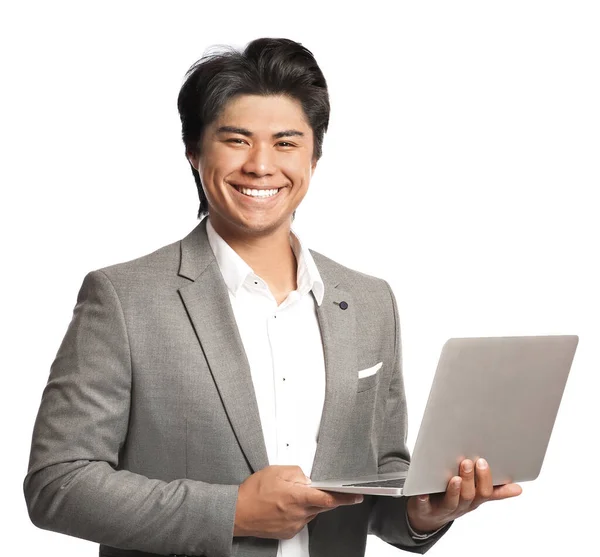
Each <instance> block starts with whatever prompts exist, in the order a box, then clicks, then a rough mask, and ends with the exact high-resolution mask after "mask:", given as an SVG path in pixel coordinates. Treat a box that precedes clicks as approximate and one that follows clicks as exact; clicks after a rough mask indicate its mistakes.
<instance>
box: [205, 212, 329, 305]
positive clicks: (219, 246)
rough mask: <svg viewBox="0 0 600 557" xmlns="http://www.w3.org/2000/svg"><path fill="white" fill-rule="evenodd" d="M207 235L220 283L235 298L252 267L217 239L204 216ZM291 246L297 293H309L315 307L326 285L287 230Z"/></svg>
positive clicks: (309, 254)
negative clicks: (295, 268)
mask: <svg viewBox="0 0 600 557" xmlns="http://www.w3.org/2000/svg"><path fill="white" fill-rule="evenodd" d="M206 219H207V223H206V234H207V236H208V243H209V244H210V247H211V249H212V251H213V253H214V254H215V258H216V260H217V264H218V265H219V269H220V271H221V274H222V275H223V280H224V281H225V284H226V285H227V288H228V289H229V291H230V292H231V293H232V294H233V295H234V296H235V295H236V293H237V292H238V290H239V289H240V288H241V287H242V285H243V284H244V282H245V281H246V279H247V278H248V276H249V275H251V276H255V273H254V271H253V270H252V267H250V265H248V263H246V262H245V261H244V260H243V259H242V258H241V257H240V256H239V255H238V254H237V253H236V252H235V251H234V250H233V249H232V248H231V246H230V245H229V244H228V243H227V242H226V241H225V240H223V238H221V236H219V234H218V233H217V231H216V230H215V229H214V228H213V225H212V223H211V222H210V218H209V217H206ZM290 245H291V246H292V250H293V251H294V255H295V256H296V261H297V264H298V271H297V275H296V282H297V291H298V293H299V294H300V295H304V294H308V292H310V291H311V290H312V292H313V295H314V297H315V300H316V301H317V305H319V306H320V305H321V303H322V302H323V296H324V295H325V285H324V283H323V280H322V279H321V275H320V273H319V270H318V269H317V265H316V263H315V261H314V259H313V257H312V255H311V253H310V251H309V250H308V249H307V248H305V247H304V245H303V244H302V242H301V241H300V239H299V238H298V236H297V234H296V233H295V232H294V231H293V230H291V231H290Z"/></svg>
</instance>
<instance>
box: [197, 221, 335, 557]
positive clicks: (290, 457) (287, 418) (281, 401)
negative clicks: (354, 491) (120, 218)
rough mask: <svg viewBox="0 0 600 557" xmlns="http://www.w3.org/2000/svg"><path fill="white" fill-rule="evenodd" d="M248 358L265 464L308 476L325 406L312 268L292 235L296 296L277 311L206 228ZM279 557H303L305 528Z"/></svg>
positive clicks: (319, 293) (284, 543) (282, 546)
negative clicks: (292, 468) (291, 468)
mask: <svg viewBox="0 0 600 557" xmlns="http://www.w3.org/2000/svg"><path fill="white" fill-rule="evenodd" d="M206 230H207V234H208V241H209V243H210V247H211V248H212V250H213V252H214V254H215V257H216V259H217V263H218V265H219V269H220V270H221V274H222V275H223V279H224V280H225V284H226V285H227V288H228V291H229V299H230V301H231V307H232V308H233V314H234V316H235V320H236V323H237V327H238V330H239V333H240V337H241V339H242V343H243V345H244V349H245V351H246V355H247V357H248V363H249V364H250V372H251V374H252V382H253V384H254V392H255V395H256V400H257V403H258V411H259V414H260V421H261V424H262V430H263V435H264V439H265V445H266V448H267V456H268V458H269V464H279V465H282V464H292V465H298V466H300V468H301V469H302V471H303V472H304V474H306V475H307V476H310V472H311V469H312V464H313V460H314V457H315V452H316V449H317V435H318V432H319V425H320V423H321V413H322V410H323V402H324V400H325V360H324V355H323V342H322V339H321V331H320V328H319V323H318V321H317V314H316V307H315V303H316V304H318V305H320V304H321V302H322V301H323V295H324V284H323V281H322V280H321V276H320V274H319V271H318V269H317V266H316V265H315V262H314V260H313V258H312V256H311V254H310V252H309V251H308V249H306V248H305V247H304V246H303V245H302V243H301V242H300V240H299V239H298V237H297V236H296V235H295V234H294V233H293V232H292V233H291V234H290V244H291V247H292V249H293V251H294V255H295V256H296V262H297V268H298V271H297V289H296V290H294V291H293V292H290V293H289V295H288V297H287V298H286V299H285V300H284V301H283V302H282V303H281V304H280V305H279V306H278V305H277V301H276V300H275V297H274V296H273V294H272V293H271V291H270V290H269V287H268V285H267V284H266V283H265V281H264V280H262V279H261V278H260V277H259V276H258V275H256V274H255V273H254V271H253V270H252V268H251V267H250V266H249V265H248V264H247V263H246V262H245V261H244V260H243V259H242V258H241V257H240V256H239V255H238V254H237V253H236V252H235V251H234V250H233V249H232V248H231V247H230V246H229V245H228V244H227V243H226V242H225V241H224V240H223V238H221V237H220V236H219V235H218V234H217V232H216V231H215V229H214V228H213V226H212V224H211V222H210V219H209V220H208V222H207V226H206ZM277 555H278V557H309V553H308V529H307V528H306V526H305V527H304V528H303V529H302V530H301V531H300V532H299V533H298V534H297V535H296V536H294V537H293V538H292V539H290V540H280V542H279V549H278V553H277Z"/></svg>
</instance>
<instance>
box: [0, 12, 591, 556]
mask: <svg viewBox="0 0 600 557" xmlns="http://www.w3.org/2000/svg"><path fill="white" fill-rule="evenodd" d="M391 5H395V8H394V10H393V11H390V10H391V8H390V7H389V6H391ZM15 6H18V7H15ZM0 20H1V23H0V26H1V28H0V42H1V44H0V47H1V48H0V53H1V54H0V56H2V61H1V62H2V65H1V75H2V83H3V85H2V86H1V89H0V94H1V95H2V100H1V103H0V111H1V122H2V123H1V134H2V137H1V151H0V153H1V158H2V163H1V172H2V176H1V185H2V189H1V192H2V203H1V214H2V219H1V226H2V234H1V238H2V259H3V261H4V265H3V271H2V273H1V276H2V278H1V280H2V287H1V290H0V291H1V292H2V305H1V307H2V316H3V319H2V327H3V334H2V339H3V341H2V352H3V357H4V358H3V359H4V362H5V363H4V366H3V377H4V381H3V387H2V392H1V396H2V404H1V406H0V411H1V412H2V420H1V423H2V428H3V431H2V459H1V461H2V463H1V466H2V477H4V478H5V480H4V489H3V501H2V508H3V513H7V514H8V516H7V517H6V516H5V518H3V520H2V523H3V530H4V533H3V535H2V550H3V553H5V554H7V555H10V554H14V553H25V554H29V555H41V554H44V555H61V556H64V557H67V556H69V555H73V556H84V555H90V556H91V555H97V546H96V545H95V544H92V543H89V542H86V541H81V540H77V539H74V538H68V537H66V536H61V535H58V534H54V533H49V532H44V531H42V530H38V529H36V528H35V527H34V526H33V525H31V523H30V522H29V520H28V517H27V512H26V508H25V503H24V499H23V496H22V487H21V485H22V480H23V477H24V476H25V473H26V468H27V460H28V452H29V443H30V436H31V430H32V427H33V421H34V418H35V415H36V412H37V408H38V405H39V401H40V397H41V394H42V390H43V387H44V385H45V382H46V379H47V376H48V370H49V367H50V364H51V362H52V359H53V357H54V354H55V353H56V350H57V348H58V345H59V343H60V341H61V339H62V336H63V334H64V332H65V330H66V327H67V324H68V322H69V320H70V315H71V311H72V308H73V306H74V303H75V297H76V294H77V291H78V289H79V286H80V284H81V281H82V279H83V277H84V275H85V274H86V272H87V271H89V270H91V269H95V268H98V267H101V266H104V265H108V264H111V263H115V262H118V261H124V260H127V259H131V258H133V257H137V256H139V255H142V254H145V253H147V252H150V251H153V250H154V249H156V248H158V247H159V246H162V245H164V244H166V243H169V242H172V241H174V240H177V239H179V238H180V237H182V236H184V235H185V234H186V233H187V232H188V231H189V230H190V229H191V228H193V227H194V226H195V224H196V218H195V215H196V211H197V195H196V191H195V185H194V182H193V178H192V175H191V173H190V171H189V167H188V165H187V163H186V161H185V159H184V155H183V145H182V143H181V141H180V126H179V119H178V114H177V110H176V97H177V93H178V90H179V87H180V85H181V82H182V78H183V75H184V74H185V72H186V70H187V69H188V67H189V66H190V65H191V64H192V63H193V62H194V61H195V60H196V59H197V58H199V57H200V56H201V55H202V54H203V52H204V51H205V49H206V48H207V47H209V46H211V45H214V44H233V45H237V46H243V45H244V44H245V43H246V42H248V41H250V40H252V39H254V38H257V37H261V36H284V37H288V38H292V39H295V40H298V41H300V42H302V43H303V44H304V45H305V46H307V47H308V48H309V49H310V50H311V51H312V52H313V53H314V54H315V56H316V58H317V60H318V62H319V64H320V65H321V67H322V69H323V71H324V73H325V75H326V78H327V80H328V83H329V86H330V94H331V102H332V115H331V125H330V132H329V133H328V134H327V136H326V139H325V144H324V156H323V159H322V160H321V162H320V163H319V166H318V169H317V172H316V175H315V177H314V179H313V182H312V184H311V191H310V192H309V194H308V196H307V198H306V200H305V202H304V204H303V206H302V207H301V208H300V210H299V211H298V215H297V219H296V229H297V230H298V232H299V233H300V235H301V237H302V238H303V239H304V240H305V242H306V243H307V244H308V245H309V246H310V247H312V248H314V249H317V250H318V251H321V252H323V253H325V254H327V255H329V256H330V257H332V258H334V259H336V260H338V261H339V262H341V263H343V264H346V265H348V266H350V267H352V268H355V269H359V270H361V271H363V272H366V273H369V274H373V275H376V276H381V277H384V278H386V279H387V280H388V281H389V282H390V283H391V285H392V287H393V289H394V291H395V293H396V296H397V298H398V302H399V306H400V313H401V320H402V327H403V345H404V364H405V377H406V388H407V393H408V400H409V413H410V421H411V430H410V438H409V445H410V446H411V447H412V446H413V444H414V439H415V434H416V431H417V429H418V425H419V422H420V419H421V415H422V412H423V408H424V404H425V400H426V397H427V394H428V389H429V386H430V383H431V379H432V376H433V373H434V370H435V365H436V362H437V358H438V355H439V350H440V347H441V345H442V343H443V342H444V341H445V340H446V339H447V338H448V337H451V336H471V335H473V336H480V335H496V334H498V335H506V334H530V333H531V334H552V333H570V334H578V335H579V336H580V345H579V348H578V353H577V355H576V357H575V362H574V365H573V368H572V371H571V376H570V378H569V381H568V384H567V388H566V391H565V394H564V398H563V402H562V405H561V408H560V411H559V414H558V418H557V421H556V425H555V429H554V432H553V436H552V439H551V442H550V446H549V448H548V452H547V455H546V460H545V463H544V467H543V469H542V474H541V476H540V477H539V479H538V480H536V481H535V482H530V483H527V484H524V485H523V487H524V494H523V495H522V496H521V497H519V498H517V499H515V500H511V501H505V502H500V503H490V504H488V505H486V506H484V507H482V508H481V509H479V510H478V511H477V512H476V513H473V514H471V515H469V516H467V517H464V518H463V519H461V520H460V521H458V522H457V523H456V524H455V525H454V527H453V528H452V530H451V531H450V533H449V534H448V535H447V536H445V538H444V539H443V540H442V541H440V542H439V543H438V544H437V545H436V546H435V547H434V548H433V549H432V550H431V552H430V555H432V556H435V555H440V556H441V555H444V556H446V555H465V554H484V555H486V556H496V555H497V556H505V555H507V554H511V555H517V556H520V555H528V554H534V555H551V556H554V555H567V554H569V555H571V554H573V555H583V556H586V555H597V554H598V553H597V548H596V547H595V546H596V542H595V540H594V536H595V534H596V531H597V525H598V524H597V523H598V518H599V516H598V511H597V509H598V506H597V489H598V486H597V484H598V479H597V469H598V457H599V450H598V442H597V440H598V431H597V430H598V426H599V425H600V420H599V417H600V415H599V411H598V406H599V404H598V400H597V399H598V392H599V386H600V383H599V380H598V372H599V363H600V358H599V355H598V343H599V339H600V326H599V325H598V318H599V314H600V297H599V294H598V289H599V285H600V273H599V271H598V240H599V239H600V226H599V224H598V216H597V215H598V205H597V202H596V199H597V194H598V189H599V187H600V165H599V154H600V151H599V147H600V131H599V130H600V108H599V107H600V103H599V101H598V99H600V78H599V71H598V70H599V67H600V66H599V58H600V39H599V37H600V33H599V32H598V29H600V9H599V7H598V4H597V3H596V2H578V1H570V2H567V1H564V2H554V1H545V2H532V1H525V0H521V1H518V2H515V1H504V2H493V3H492V2H482V1H478V2H464V1H454V2H411V3H405V2H396V3H394V4H392V3H391V2H390V3H389V4H388V3H387V2H375V1H371V2H367V3H352V2H348V3H346V4H342V3H339V4H338V3H335V5H334V3H333V2H332V3H329V4H328V3H326V2H325V1H321V2H294V3H290V2H273V3H271V2H234V1H228V2H223V3H219V2H217V1H216V0H215V1H214V2H200V1H196V2H190V3H185V2H169V3H167V2H164V3H160V4H159V3H154V2H125V1H121V2H106V1H105V2H102V3H97V4H96V3H93V2H72V3H66V2H56V1H55V2H19V3H18V4H17V3H16V2H15V3H13V4H12V5H10V6H9V5H8V3H6V5H5V6H4V7H3V8H2V13H1V16H0ZM7 518H8V521H7ZM367 555H368V556H371V557H374V556H382V557H385V556H388V555H389V556H391V555H399V552H398V551H397V550H396V549H394V548H391V547H389V546H386V545H385V544H384V543H383V542H381V541H379V540H378V539H370V540H369V545H368V551H367Z"/></svg>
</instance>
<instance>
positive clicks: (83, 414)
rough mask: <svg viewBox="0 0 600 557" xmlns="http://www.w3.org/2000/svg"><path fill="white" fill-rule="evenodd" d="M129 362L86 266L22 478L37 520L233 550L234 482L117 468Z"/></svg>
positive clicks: (157, 546)
mask: <svg viewBox="0 0 600 557" xmlns="http://www.w3.org/2000/svg"><path fill="white" fill-rule="evenodd" d="M131 389H132V366H131V357H130V351H129V342H128V337H127V330H126V325H125V319H124V315H123V310H122V307H121V304H120V301H119V298H118V296H117V293H116V291H115V289H114V287H113V285H112V283H111V281H110V280H109V278H108V277H107V276H106V274H105V273H104V272H102V271H95V272H93V273H90V274H89V275H87V276H86V278H85V280H84V282H83V285H82V287H81V290H80V292H79V296H78V299H77V304H76V306H75V310H74V313H73V319H72V321H71V323H70V325H69V328H68V331H67V333H66V336H65V338H64V340H63V342H62V344H61V346H60V348H59V351H58V354H57V356H56V359H55V361H54V363H53V365H52V368H51V371H50V377H49V379H48V383H47V385H46V388H45V390H44V393H43V396H42V401H41V405H40V409H39V412H38V415H37V419H36V422H35V426H34V430H33V439H32V445H31V455H30V461H29V469H28V473H27V476H26V478H25V481H24V492H25V499H26V501H27V508H28V511H29V516H30V518H31V521H32V522H33V523H34V524H35V525H36V526H38V527H40V528H43V529H47V530H53V531H56V532H61V533H63V534H68V535H71V536H76V537H79V538H84V539H88V540H91V541H95V542H98V543H101V544H105V545H108V546H112V547H117V548H122V549H135V550H140V551H147V552H151V553H159V554H169V553H177V554H188V555H206V556H207V557H221V556H226V555H230V553H231V548H232V537H233V523H234V517H235V506H236V501H237V490H238V486H237V485H215V484H207V483H203V482H199V481H193V480H188V479H178V480H174V481H170V482H165V481H161V480H158V479H150V478H147V477H145V476H142V475H139V474H134V473H132V472H129V471H127V470H119V469H118V464H119V451H120V449H121V448H122V447H123V445H124V443H125V441H126V438H127V427H128V421H129V410H130V398H131Z"/></svg>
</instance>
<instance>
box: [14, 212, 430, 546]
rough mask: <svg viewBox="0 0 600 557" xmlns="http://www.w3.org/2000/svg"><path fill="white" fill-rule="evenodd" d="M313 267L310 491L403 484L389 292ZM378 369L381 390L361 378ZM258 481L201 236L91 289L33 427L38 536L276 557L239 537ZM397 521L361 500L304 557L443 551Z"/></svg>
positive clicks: (239, 358)
mask: <svg viewBox="0 0 600 557" xmlns="http://www.w3.org/2000/svg"><path fill="white" fill-rule="evenodd" d="M313 256H314V258H315V262H316V264H317V266H318V269H319V272H320V273H321V275H322V278H323V281H324V283H325V298H324V300H323V303H322V305H321V306H320V307H319V308H318V310H317V313H318V320H319V325H320V327H321V332H322V338H323V346H324V353H325V368H326V385H327V386H326V395H325V404H324V408H323V415H322V420H321V426H320V431H319V437H318V446H317V451H316V455H315V460H314V466H313V469H312V472H311V474H310V476H311V477H312V478H313V479H315V480H318V479H324V478H327V477H336V476H342V475H349V474H350V475H355V474H373V473H376V472H377V471H380V472H388V471H392V470H401V469H406V467H407V466H408V462H409V454H408V451H407V449H406V446H405V436H406V408H405V399H404V388H403V383H402V374H401V367H400V359H401V355H400V333H399V328H398V312H397V309H396V303H395V300H394V297H393V295H392V292H391V290H390V289H389V287H388V285H387V283H385V282H384V281H382V280H379V279H375V278H373V277H369V276H367V275H364V274H361V273H358V272H355V271H351V270H350V269H347V268H345V267H343V266H341V265H339V264H337V263H335V262H333V261H331V260H330V259H328V258H326V257H324V256H322V255H319V254H318V253H313ZM342 301H345V302H346V303H347V304H348V307H347V309H345V310H343V309H342V308H341V306H340V305H339V304H340V302H342ZM342 306H344V304H342ZM378 362H383V365H382V367H381V369H380V370H379V372H378V373H377V374H376V375H373V376H370V377H365V378H361V379H359V378H358V370H361V369H365V368H368V367H371V366H373V365H375V364H377V363H378ZM299 418H301V417H299ZM265 466H268V460H267V452H266V448H265V444H264V439H263V435H262V430H261V423H260V418H259V413H258V407H257V402H256V398H255V395H254V389H253V386H252V379H251V375H250V369H249V365H248V361H247V358H246V355H245V352H244V348H243V345H242V342H241V339H240V336H239V333H238V330H237V327H236V325H235V320H234V316H233V313H232V309H231V305H230V302H229V296H228V293H227V288H226V286H225V283H224V281H223V278H222V276H221V273H220V271H219V267H218V265H217V262H216V259H215V257H214V255H213V253H212V250H211V248H210V245H209V243H208V239H207V236H206V221H202V222H201V223H200V224H199V225H198V226H197V227H196V228H195V229H194V230H193V231H192V232H191V233H190V234H189V235H188V236H187V237H186V238H184V239H183V240H182V241H180V242H176V243H174V244H171V245H168V246H166V247H164V248H162V249H159V250H158V251H156V252H154V253H152V254H150V255H147V256H145V257H142V258H140V259H137V260H135V261H131V262H128V263H123V264H120V265H115V266H112V267H108V268H105V269H102V270H99V271H94V272H92V273H90V274H88V275H87V276H86V277H85V280H84V282H83V285H82V287H81V290H80V292H79V296H78V299H77V304H76V306H75V310H74V313H73V319H72V321H71V323H70V325H69V328H68V331H67V333H66V336H65V338H64V341H63V342H62V345H61V347H60V349H59V351H58V354H57V356H56V359H55V361H54V363H53V365H52V369H51V372H50V377H49V379H48V384H47V386H46V388H45V390H44V393H43V397H42V401H41V406H40V409H39V413H38V416H37V419H36V422H35V427H34V431H33V440H32V447H31V457H30V462H29V470H28V473H27V476H26V478H25V482H24V491H25V497H26V500H27V506H28V510H29V515H30V517H31V520H32V522H33V523H34V524H35V525H36V526H39V527H40V528H44V529H49V530H54V531H57V532H62V533H64V534H68V535H71V536H77V537H80V538H85V539H88V540H92V541H95V542H98V543H100V544H101V545H100V555H105V556H118V557H124V556H141V555H144V554H159V555H167V554H185V555H204V556H206V557H225V556H229V555H234V556H237V557H251V556H261V557H263V556H264V557H275V555H276V551H277V540H268V539H261V538H251V537H245V538H241V537H235V538H234V537H233V535H232V532H233V522H234V516H235V505H236V497H237V489H238V486H239V484H240V483H242V482H243V481H244V480H245V479H246V478H247V477H248V476H249V475H250V474H252V473H254V472H256V471H258V470H260V469H262V468H264V467H265ZM405 505H406V501H405V499H403V498H402V499H392V498H388V497H366V498H365V500H364V502H363V503H362V504H360V505H354V506H351V507H340V508H338V509H336V510H333V511H329V512H326V513H323V514H320V515H319V516H318V517H317V518H315V519H314V520H313V521H312V522H311V523H310V524H309V533H310V537H309V539H310V542H309V543H310V554H311V556H313V557H321V556H323V557H324V556H328V557H330V556H334V555H344V556H348V557H353V556H357V557H358V556H361V555H363V554H364V549H365V543H366V536H367V533H369V532H370V533H374V534H376V535H378V536H380V537H381V538H382V539H384V540H385V541H387V542H389V543H392V544H394V545H397V546H398V547H401V548H403V549H408V550H411V551H417V552H421V553H423V552H424V551H425V550H427V549H428V548H429V547H431V545H432V544H433V543H434V542H435V541H436V540H437V539H438V538H439V535H437V536H435V537H434V538H433V539H430V540H428V541H427V542H415V541H413V539H412V538H411V536H410V535H409V534H408V532H407V525H406V516H405V512H406V508H405Z"/></svg>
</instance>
